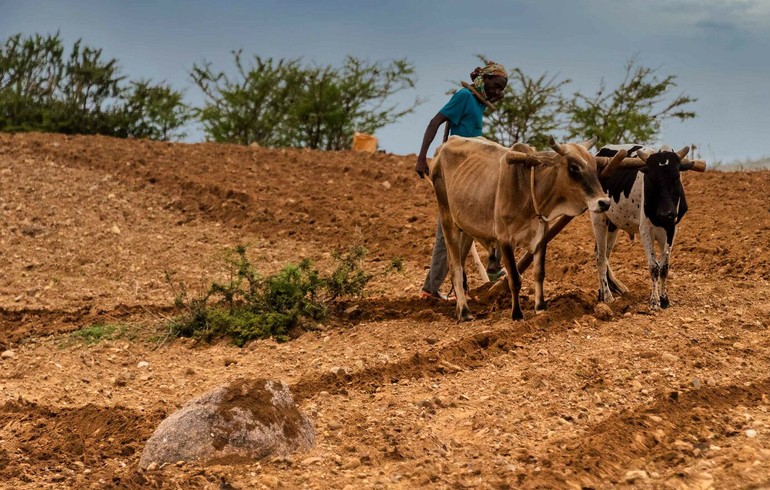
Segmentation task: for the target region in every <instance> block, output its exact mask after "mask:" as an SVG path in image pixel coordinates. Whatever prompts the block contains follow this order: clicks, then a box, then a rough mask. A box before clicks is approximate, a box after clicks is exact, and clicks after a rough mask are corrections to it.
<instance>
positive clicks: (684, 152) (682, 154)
mask: <svg viewBox="0 0 770 490" xmlns="http://www.w3.org/2000/svg"><path fill="white" fill-rule="evenodd" d="M688 153H690V147H689V146H685V147H684V148H682V149H681V150H679V151H678V152H676V154H677V155H678V156H679V159H680V160H684V157H686V156H687V154H688Z"/></svg>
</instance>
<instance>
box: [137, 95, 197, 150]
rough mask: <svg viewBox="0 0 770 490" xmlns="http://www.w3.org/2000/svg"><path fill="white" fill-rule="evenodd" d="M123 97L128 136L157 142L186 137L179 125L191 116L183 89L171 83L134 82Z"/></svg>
mask: <svg viewBox="0 0 770 490" xmlns="http://www.w3.org/2000/svg"><path fill="white" fill-rule="evenodd" d="M124 100H125V102H124V111H125V114H126V115H127V119H128V122H129V125H128V133H129V135H131V136H134V137H136V138H149V139H153V140H158V141H169V140H170V139H180V138H184V137H185V136H186V134H185V133H184V132H182V131H180V130H179V128H181V127H182V126H183V125H184V124H186V123H187V121H188V120H189V119H190V117H191V114H190V109H189V107H188V106H187V105H186V104H185V103H184V102H183V100H182V92H178V91H176V90H174V89H173V88H171V86H170V85H168V84H166V83H160V84H158V85H152V84H151V82H150V81H149V80H139V81H138V82H137V81H132V82H131V84H130V88H129V89H128V90H127V91H126V93H125V94H124Z"/></svg>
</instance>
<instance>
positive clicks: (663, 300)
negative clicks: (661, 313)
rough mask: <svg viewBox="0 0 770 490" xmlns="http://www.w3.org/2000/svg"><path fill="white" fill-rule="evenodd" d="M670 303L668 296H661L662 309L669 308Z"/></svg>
mask: <svg viewBox="0 0 770 490" xmlns="http://www.w3.org/2000/svg"><path fill="white" fill-rule="evenodd" d="M668 305H669V302H668V296H661V297H660V307H661V308H668Z"/></svg>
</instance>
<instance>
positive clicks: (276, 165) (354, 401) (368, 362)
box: [0, 134, 770, 489]
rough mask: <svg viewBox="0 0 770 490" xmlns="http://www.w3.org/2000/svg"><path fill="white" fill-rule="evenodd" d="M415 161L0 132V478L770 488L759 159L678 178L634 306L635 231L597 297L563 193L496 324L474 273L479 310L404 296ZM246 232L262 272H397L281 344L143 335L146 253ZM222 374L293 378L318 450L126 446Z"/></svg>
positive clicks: (198, 279)
mask: <svg viewBox="0 0 770 490" xmlns="http://www.w3.org/2000/svg"><path fill="white" fill-rule="evenodd" d="M413 165H414V156H406V157H402V156H396V155H386V154H374V155H369V154H363V153H352V152H333V153H323V152H315V151H303V150H292V149H261V148H251V147H239V146H231V145H218V144H195V145H190V144H170V143H154V142H148V141H135V140H115V139H110V138H102V137H77V136H76V137H68V136H61V135H49V134H24V135H8V134H3V135H0V177H1V178H0V213H1V216H2V226H0V261H1V262H0V263H1V265H2V270H3V281H2V282H1V283H0V350H6V349H10V350H12V351H13V354H14V356H13V357H12V358H8V359H3V360H1V361H0V487H2V488H30V489H31V488H35V489H37V488H215V489H216V488H220V486H222V485H223V483H225V482H226V483H227V484H229V485H231V486H232V487H234V488H239V489H242V488H263V487H267V488H274V487H279V486H284V487H286V488H300V487H307V488H345V487H347V488H415V487H418V486H428V487H435V488H466V487H467V488H479V487H480V488H581V487H582V488H616V487H625V486H637V487H640V488H763V487H765V486H768V485H770V469H769V468H770V414H769V413H768V409H770V398H769V397H770V381H769V380H768V374H767V366H768V362H769V361H770V342H768V331H767V329H768V326H769V325H770V302H769V301H768V297H769V295H768V294H769V293H770V283H768V280H770V251H768V243H770V203H769V202H768V199H767V196H768V194H770V173H768V172H757V173H716V172H707V173H705V174H688V175H685V176H684V179H683V180H684V185H685V189H686V190H687V197H688V202H689V204H690V211H689V213H688V214H687V215H686V216H685V218H684V220H683V221H682V223H681V225H680V230H679V234H678V236H677V243H676V245H675V249H674V254H673V259H672V275H673V277H672V278H671V280H670V283H669V284H670V285H669V290H670V296H671V300H672V306H671V307H670V308H668V309H667V310H663V311H650V310H649V309H648V308H647V307H646V301H647V296H648V294H649V282H648V274H647V271H646V265H645V259H644V257H643V253H642V250H641V245H640V244H639V243H638V241H635V242H631V241H630V240H628V238H627V237H625V236H623V237H621V239H620V240H619V243H618V245H617V247H616V252H615V253H614V254H613V264H614V265H615V271H616V273H617V275H618V276H619V277H620V278H621V279H623V280H624V282H625V283H626V284H627V285H628V286H629V287H630V288H631V291H630V292H629V293H628V294H627V295H624V296H623V297H621V298H619V299H618V300H617V301H616V302H614V303H612V305H611V310H612V312H611V314H609V313H608V312H606V311H596V312H595V306H596V291H595V289H596V278H595V267H594V260H593V237H592V234H591V231H590V224H589V221H588V218H587V216H581V217H579V218H577V219H576V220H574V221H573V223H571V224H570V225H569V226H568V227H567V229H566V230H565V231H564V232H563V233H562V234H561V235H559V236H558V237H557V238H556V239H555V240H554V242H553V243H552V245H551V246H550V248H549V252H548V265H547V269H548V275H547V278H546V297H547V299H548V300H549V309H548V311H547V312H545V313H543V314H540V315H535V314H534V312H533V311H532V310H533V305H532V301H531V295H532V292H531V289H530V286H531V285H532V281H531V273H530V272H528V273H526V274H525V279H524V298H523V304H522V307H523V308H524V309H525V312H524V313H525V320H524V321H521V322H511V321H510V319H509V315H510V298H509V297H507V295H506V294H502V295H501V294H493V293H492V292H490V291H488V288H481V289H478V290H476V294H477V296H478V300H476V301H472V302H471V304H470V306H471V308H472V310H473V311H474V313H475V314H476V316H477V319H476V320H475V321H473V322H469V323H463V324H458V323H456V322H455V320H454V308H453V304H452V303H447V302H444V303H439V302H431V301H420V300H418V299H416V293H417V292H418V290H419V286H420V285H421V283H422V280H423V277H424V274H425V265H426V264H427V263H428V261H429V257H430V252H431V247H432V243H433V232H434V230H435V224H436V221H435V220H436V206H435V204H434V201H433V199H432V197H431V193H430V188H429V186H428V185H427V183H425V182H424V181H421V180H420V179H418V178H417V177H416V175H415V174H414V171H413ZM240 243H244V244H247V245H248V246H249V248H248V253H249V257H250V258H251V259H252V261H253V262H254V263H255V264H256V265H257V267H258V268H259V269H260V270H262V271H263V272H267V273H269V272H273V271H275V270H277V269H278V268H280V267H281V266H283V265H284V264H285V263H287V262H297V261H298V260H300V259H301V258H305V257H307V258H311V259H313V260H314V261H315V262H316V263H317V264H318V265H319V267H321V268H325V267H330V266H331V265H332V259H331V254H332V252H334V251H335V250H340V249H346V248H348V247H350V246H352V245H356V244H363V245H365V246H366V248H367V249H368V250H369V254H368V255H367V261H366V268H367V269H368V270H370V271H374V272H382V271H384V270H385V269H386V267H387V265H388V264H389V262H390V260H391V259H392V258H395V257H402V258H403V259H404V264H405V269H404V271H403V272H402V273H391V274H389V275H386V276H382V275H379V276H377V278H376V279H375V280H374V281H373V283H371V284H370V285H369V288H368V291H369V293H368V294H367V296H366V297H365V298H364V299H362V300H360V301H358V302H356V306H357V308H354V309H347V311H348V314H341V315H340V316H335V317H333V318H332V319H330V320H329V321H328V322H326V323H324V324H322V325H319V327H318V329H317V330H312V331H308V332H305V333H304V334H302V335H301V336H300V337H299V338H297V339H296V340H293V341H291V342H288V343H283V344H278V343H276V342H274V341H272V340H260V341H255V342H251V343H249V344H248V345H247V346H246V347H245V348H242V349H241V348H237V347H234V346H232V345H230V344H229V343H228V342H227V341H221V342H218V343H216V344H214V345H208V344H199V343H196V342H193V341H191V340H188V339H181V340H175V341H170V342H169V341H166V342H162V340H163V338H162V337H163V332H164V329H163V325H164V322H165V319H167V318H168V317H170V316H172V315H173V314H174V310H173V308H172V306H171V305H172V302H173V297H174V293H173V291H172V290H171V288H170V287H169V285H168V283H167V281H166V279H165V277H166V274H167V273H170V274H172V275H173V277H174V278H175V279H176V280H181V281H184V282H185V283H187V284H188V285H190V286H194V287H202V285H203V284H205V283H206V282H207V281H209V280H212V279H216V278H220V275H221V274H222V273H223V267H222V259H223V256H224V253H225V252H224V251H225V250H226V249H228V248H231V247H233V246H235V245H237V244H240ZM470 280H471V286H472V287H478V286H479V283H478V279H477V278H476V276H475V274H474V273H471V274H470ZM346 306H349V305H346ZM345 309H346V308H341V309H340V311H343V310H345ZM99 323H103V324H112V325H121V326H122V327H123V328H122V330H123V334H122V335H119V336H116V337H115V338H110V339H106V340H102V341H100V342H97V343H94V344H88V343H85V342H82V341H78V340H77V339H76V338H74V337H73V336H72V335H71V334H70V333H69V332H72V331H74V330H77V329H80V328H84V327H88V326H91V325H94V324H99ZM147 332H150V333H151V334H152V335H151V334H148V333H147ZM153 335H156V336H158V338H155V337H153ZM140 361H145V362H146V363H148V364H147V365H145V364H144V363H142V364H141V365H140V364H139V363H140ZM333 367H343V368H345V371H341V372H340V371H339V370H334V371H335V372H338V374H332V368H333ZM238 378H246V379H256V378H273V379H282V380H285V381H287V382H288V383H289V384H290V385H291V386H292V390H293V392H294V393H295V396H296V397H297V398H298V400H299V401H300V406H301V408H302V409H303V410H304V411H305V412H306V413H308V414H309V415H310V416H311V417H312V418H313V419H314V421H315V424H316V430H317V447H316V448H315V449H313V450H311V451H310V452H307V453H303V454H295V455H293V456H292V457H290V458H278V459H274V460H268V461H261V462H255V463H253V464H240V465H232V466H227V465H212V466H201V465H196V464H177V465H170V466H166V467H163V468H159V469H156V470H153V471H140V470H139V469H138V467H137V462H138V460H139V456H140V454H141V450H142V447H143V445H144V442H145V441H146V440H147V438H148V437H149V436H150V434H151V433H152V431H153V430H154V428H155V427H156V426H157V424H158V423H159V421H160V420H162V418H163V417H164V416H165V415H167V414H169V413H171V412H172V411H174V410H175V409H176V408H178V407H180V406H181V405H182V404H184V403H185V402H186V401H188V400H189V399H191V398H192V397H194V396H197V395H200V394H201V393H203V392H205V391H208V390H209V389H211V388H214V387H216V386H219V385H222V384H224V383H225V382H228V381H232V380H235V379H238Z"/></svg>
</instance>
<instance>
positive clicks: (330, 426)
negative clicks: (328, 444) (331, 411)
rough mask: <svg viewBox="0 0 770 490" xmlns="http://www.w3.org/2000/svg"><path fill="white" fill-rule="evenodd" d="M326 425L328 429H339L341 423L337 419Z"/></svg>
mask: <svg viewBox="0 0 770 490" xmlns="http://www.w3.org/2000/svg"><path fill="white" fill-rule="evenodd" d="M326 427H327V428H328V429H329V430H340V429H341V428H342V424H341V423H340V422H339V420H332V421H330V422H329V424H328V425H327V426H326Z"/></svg>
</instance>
